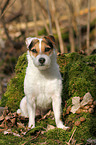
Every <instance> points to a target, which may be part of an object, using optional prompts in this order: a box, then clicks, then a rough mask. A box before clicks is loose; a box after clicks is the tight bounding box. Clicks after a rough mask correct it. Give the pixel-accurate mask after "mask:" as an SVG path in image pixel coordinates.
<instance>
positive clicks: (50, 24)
mask: <svg viewBox="0 0 96 145" xmlns="http://www.w3.org/2000/svg"><path fill="white" fill-rule="evenodd" d="M46 4H47V12H48V17H49V27H50V34H53V33H52V21H51V14H50V10H49V2H48V0H46Z"/></svg>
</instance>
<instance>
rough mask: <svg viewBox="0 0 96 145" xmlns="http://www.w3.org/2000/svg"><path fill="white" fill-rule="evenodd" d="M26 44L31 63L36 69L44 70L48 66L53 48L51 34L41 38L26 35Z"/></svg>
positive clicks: (53, 41)
mask: <svg viewBox="0 0 96 145" xmlns="http://www.w3.org/2000/svg"><path fill="white" fill-rule="evenodd" d="M26 45H27V48H28V50H29V53H30V56H31V58H32V59H33V63H34V65H35V66H36V67H38V69H40V70H45V69H47V68H49V67H50V65H51V58H52V55H53V54H54V50H55V39H54V37H53V36H52V35H49V36H45V37H43V38H36V37H34V38H32V37H28V38H27V39H26Z"/></svg>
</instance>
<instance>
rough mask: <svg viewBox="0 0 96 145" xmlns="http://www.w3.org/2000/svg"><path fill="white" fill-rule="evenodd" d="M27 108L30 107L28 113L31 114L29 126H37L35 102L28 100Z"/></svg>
mask: <svg viewBox="0 0 96 145" xmlns="http://www.w3.org/2000/svg"><path fill="white" fill-rule="evenodd" d="M27 108H28V115H29V123H28V127H30V128H34V127H35V103H33V104H31V103H30V102H27Z"/></svg>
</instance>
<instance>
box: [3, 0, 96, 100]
mask: <svg viewBox="0 0 96 145" xmlns="http://www.w3.org/2000/svg"><path fill="white" fill-rule="evenodd" d="M48 34H53V35H54V36H55V39H56V46H57V53H58V54H59V53H71V52H78V53H80V54H84V55H90V54H93V53H95V52H96V0H3V1H2V0H0V98H1V96H2V94H3V93H4V92H5V90H6V86H7V82H8V80H9V79H10V77H12V76H13V75H14V67H15V64H16V62H17V59H18V57H19V55H21V54H23V53H24V52H26V46H25V39H26V37H29V36H31V37H34V36H40V37H41V36H43V35H48Z"/></svg>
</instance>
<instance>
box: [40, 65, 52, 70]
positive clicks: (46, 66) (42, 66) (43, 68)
mask: <svg viewBox="0 0 96 145" xmlns="http://www.w3.org/2000/svg"><path fill="white" fill-rule="evenodd" d="M49 67H50V65H44V64H40V65H39V66H38V69H39V70H46V69H48V68H49Z"/></svg>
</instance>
